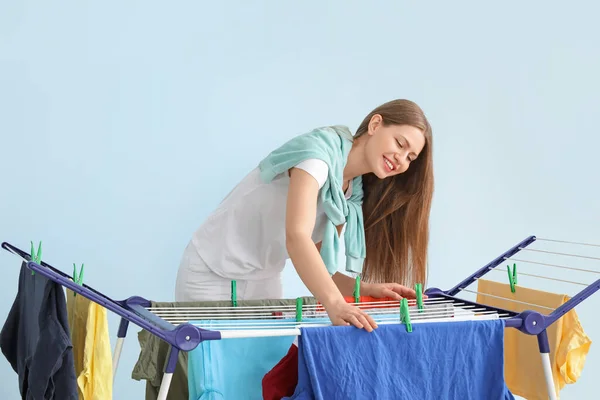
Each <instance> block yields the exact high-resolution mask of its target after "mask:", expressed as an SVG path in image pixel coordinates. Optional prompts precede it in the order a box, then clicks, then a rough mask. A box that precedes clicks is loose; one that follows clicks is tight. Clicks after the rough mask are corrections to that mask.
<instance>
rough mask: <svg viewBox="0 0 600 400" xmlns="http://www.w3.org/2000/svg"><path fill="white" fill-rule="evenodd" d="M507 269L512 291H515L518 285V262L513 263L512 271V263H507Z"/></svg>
mask: <svg viewBox="0 0 600 400" xmlns="http://www.w3.org/2000/svg"><path fill="white" fill-rule="evenodd" d="M506 269H507V271H508V283H509V284H510V291H511V292H513V293H514V292H515V291H516V288H515V286H517V264H513V270H512V272H511V271H510V265H507V266H506Z"/></svg>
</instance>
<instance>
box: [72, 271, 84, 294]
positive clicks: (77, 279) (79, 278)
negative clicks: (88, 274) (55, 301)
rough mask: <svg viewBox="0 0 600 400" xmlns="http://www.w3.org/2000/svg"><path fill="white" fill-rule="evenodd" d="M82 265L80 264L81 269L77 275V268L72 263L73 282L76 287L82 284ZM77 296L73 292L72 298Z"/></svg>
mask: <svg viewBox="0 0 600 400" xmlns="http://www.w3.org/2000/svg"><path fill="white" fill-rule="evenodd" d="M83 265H84V264H81V269H80V270H79V274H78V273H77V266H76V265H75V263H73V282H75V283H76V284H78V285H81V284H83ZM75 296H77V293H76V292H73V297H75Z"/></svg>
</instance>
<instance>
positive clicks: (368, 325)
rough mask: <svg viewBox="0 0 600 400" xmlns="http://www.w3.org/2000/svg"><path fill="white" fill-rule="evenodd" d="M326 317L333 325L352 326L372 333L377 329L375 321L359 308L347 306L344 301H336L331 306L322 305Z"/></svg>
mask: <svg viewBox="0 0 600 400" xmlns="http://www.w3.org/2000/svg"><path fill="white" fill-rule="evenodd" d="M323 306H324V307H325V311H327V315H328V316H329V319H330V320H331V323H332V324H333V325H338V326H339V325H342V326H343V325H350V324H352V325H354V326H355V327H357V328H359V329H362V328H364V329H365V330H366V331H367V332H372V331H373V329H376V328H377V323H376V322H375V320H374V319H373V318H372V317H371V316H370V315H369V314H367V313H366V312H364V311H363V310H361V309H360V308H358V307H356V306H353V305H351V304H348V303H347V302H346V301H337V302H335V303H332V304H323Z"/></svg>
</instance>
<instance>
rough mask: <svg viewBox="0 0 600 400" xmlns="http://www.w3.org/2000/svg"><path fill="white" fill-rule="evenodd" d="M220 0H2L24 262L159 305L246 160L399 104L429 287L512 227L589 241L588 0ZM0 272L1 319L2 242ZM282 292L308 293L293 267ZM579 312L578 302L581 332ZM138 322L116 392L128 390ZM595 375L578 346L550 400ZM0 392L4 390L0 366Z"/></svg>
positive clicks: (5, 221)
mask: <svg viewBox="0 0 600 400" xmlns="http://www.w3.org/2000/svg"><path fill="white" fill-rule="evenodd" d="M218 3H219V4H215V2H211V3H210V4H209V3H208V2H176V3H169V4H166V3H165V2H148V1H129V2H102V4H99V3H96V4H93V5H92V4H83V2H75V1H70V2H60V3H57V2H52V3H44V2H37V3H36V2H25V1H20V2H17V1H12V2H11V1H3V2H1V3H0V135H1V141H0V166H1V167H2V171H1V175H0V176H1V178H2V185H1V186H0V240H4V241H9V242H11V243H13V244H15V245H17V246H20V247H23V248H28V245H29V241H30V240H34V241H38V240H42V241H43V243H44V253H43V254H44V259H46V260H47V261H49V262H50V263H51V264H53V265H55V266H58V267H60V268H63V269H64V270H66V271H70V269H69V266H70V265H72V263H73V262H77V263H82V262H84V263H85V265H86V271H85V281H86V282H87V283H88V284H91V285H93V286H95V287H96V288H98V289H100V290H102V291H104V292H105V293H106V294H108V295H109V296H111V297H114V298H119V299H120V298H124V297H128V296H130V295H141V296H145V297H148V298H150V299H156V300H161V301H166V300H171V299H172V298H173V289H174V283H175V274H176V270H177V266H178V262H179V257H180V254H181V252H182V250H183V248H184V246H185V245H186V242H187V240H188V239H189V237H190V235H191V233H192V232H193V230H194V229H195V228H196V227H197V226H198V224H199V223H200V222H201V221H202V220H203V218H204V217H205V216H206V215H207V213H209V212H210V211H211V210H212V209H213V208H214V207H215V206H216V205H217V203H218V202H219V201H220V199H221V198H222V197H223V196H224V195H225V194H226V193H227V192H228V191H229V190H230V189H231V188H232V186H233V185H234V184H235V183H236V182H237V181H238V180H239V179H240V178H241V177H242V176H243V175H244V174H245V173H246V172H247V171H249V170H250V169H251V168H253V167H254V166H255V165H256V163H257V162H258V161H259V159H260V158H261V157H262V156H264V155H265V154H266V153H267V152H268V151H270V150H271V149H272V148H273V147H274V146H276V145H277V144H280V143H282V142H283V141H284V140H287V139H288V138H290V137H292V136H293V135H296V134H298V133H302V132H305V131H307V130H309V129H311V128H313V127H315V126H321V125H324V124H339V123H341V124H347V125H349V126H350V127H351V128H352V129H355V128H356V127H357V125H358V123H359V122H360V121H361V120H362V118H363V117H364V115H365V114H366V113H367V112H369V111H370V110H371V109H372V108H373V107H375V106H376V105H378V104H380V103H382V102H385V101H388V100H390V99H392V98H398V97H401V98H409V99H412V100H415V101H416V102H418V103H419V104H420V105H421V106H422V107H423V108H424V109H425V111H426V113H427V115H428V116H429V118H430V120H431V123H432V124H433V128H434V135H435V171H436V184H437V185H436V192H435V201H434V206H433V211H432V220H431V227H432V237H431V271H430V282H429V284H430V285H435V286H440V287H443V288H448V287H450V286H451V285H453V284H455V283H457V282H458V281H459V280H460V279H461V278H463V277H465V276H466V275H467V274H469V273H470V272H472V271H473V270H475V269H476V268H477V267H479V266H481V265H483V264H484V263H486V262H488V261H489V260H491V259H493V258H495V257H496V256H497V255H498V254H500V253H501V252H503V251H504V250H505V249H507V248H508V247H510V246H512V245H513V244H515V243H517V242H518V241H520V240H521V239H523V238H524V237H526V236H527V235H530V234H535V235H539V236H540V237H550V238H557V239H568V240H580V241H589V242H595V243H600V230H599V222H600V206H599V205H598V196H599V195H600V189H599V186H598V178H597V177H598V166H597V165H598V154H597V153H598V148H599V146H600V139H599V138H598V123H597V116H596V115H597V112H598V105H599V100H600V95H599V93H600V79H599V78H598V71H600V51H599V50H600V49H599V45H598V38H600V28H597V27H595V26H596V23H597V20H596V18H595V16H596V15H598V11H599V10H598V6H597V5H593V2H591V1H590V2H585V3H584V2H577V3H576V4H573V2H571V3H569V5H566V4H565V3H555V4H554V5H551V4H549V3H548V2H541V1H534V2H512V3H511V2H509V3H506V2H505V3H502V4H491V3H489V4H480V2H470V3H468V2H459V3H456V2H437V3H435V4H434V3H431V2H426V4H422V5H410V6H409V5H408V4H407V3H405V2H399V1H394V2H391V1H390V2H379V3H371V6H367V5H365V3H366V2H356V1H354V2H348V1H343V2H342V1H329V2H316V1H313V2H302V5H300V3H299V2H296V4H295V5H292V2H275V1H271V2H252V4H251V5H250V2H243V1H237V2H232V1H229V2H218ZM392 4H393V5H392ZM563 249H565V248H563ZM567 250H569V251H579V252H580V253H585V254H596V255H598V256H600V249H598V248H596V249H594V248H581V249H579V248H567ZM594 250H598V251H594ZM533 256H534V255H531V257H533ZM554 261H555V262H556V263H563V264H564V263H567V264H568V262H569V261H570V260H568V259H567V260H564V259H554ZM0 263H1V265H2V279H0V319H1V321H4V318H5V316H6V314H7V313H8V310H9V308H10V305H11V303H12V300H13V298H14V295H15V292H16V284H17V277H18V270H19V268H18V267H19V260H18V259H16V258H15V257H14V256H12V255H10V254H9V253H7V252H5V251H2V252H0ZM585 265H587V266H588V267H594V268H596V270H600V266H599V265H598V262H596V264H594V261H590V260H587V262H586V264H585ZM526 268H533V267H527V266H526V265H525V264H522V265H521V266H520V271H525V270H526ZM531 271H534V270H533V269H532V270H531ZM536 271H541V272H542V273H547V274H549V275H552V276H558V277H561V278H563V279H564V278H567V279H569V278H571V279H578V280H581V281H583V282H591V280H592V279H593V278H594V276H593V275H590V274H587V275H581V276H577V278H575V277H574V276H573V275H572V274H568V273H565V272H561V271H557V270H555V269H542V270H536ZM497 277H498V278H499V279H501V280H502V279H504V277H505V274H498V275H497ZM596 277H598V275H596ZM520 283H521V284H523V285H529V284H531V285H532V286H534V287H537V288H541V289H544V290H552V291H559V290H560V291H564V292H566V293H569V294H574V293H576V291H577V290H579V289H580V287H578V286H576V285H572V284H564V283H563V284H560V283H559V282H555V281H543V280H539V279H538V280H535V281H530V280H527V279H525V278H522V280H521V281H520ZM285 291H286V295H288V296H296V295H300V294H306V290H305V289H304V288H303V287H302V285H301V283H300V281H299V280H298V279H297V278H295V277H294V272H293V270H291V269H289V270H288V271H286V287H285ZM599 305H600V295H596V296H595V297H592V298H591V299H590V300H588V301H586V302H584V303H583V304H582V305H581V306H580V307H578V313H579V316H580V318H581V320H582V321H583V325H584V328H585V329H586V332H587V333H588V334H589V335H590V337H591V338H592V339H593V340H594V339H595V340H600V323H599V322H598V319H597V317H596V316H595V315H594V313H593V310H594V308H596V309H597V308H598V306H599ZM109 323H110V324H111V325H110V326H111V330H112V338H111V339H112V341H113V344H114V339H115V335H116V330H117V323H118V320H117V319H116V318H115V317H114V315H111V316H110V320H109ZM134 328H135V327H134ZM137 331H138V329H132V330H130V335H129V337H128V340H127V341H126V344H125V348H124V353H123V357H122V360H121V363H120V370H119V373H118V377H117V379H116V386H115V398H116V399H131V398H136V399H137V398H143V390H144V389H143V384H142V383H140V382H136V381H133V380H132V379H131V378H130V374H131V369H132V367H133V364H134V362H135V360H136V357H137V352H138V349H139V348H138V345H137V339H136V334H135V333H136V332H137ZM598 376H600V352H598V349H597V347H596V345H595V344H594V345H592V349H591V352H590V355H589V358H588V361H587V363H586V367H585V370H584V373H583V376H582V377H581V379H580V381H579V382H578V383H577V384H576V385H574V386H571V387H568V388H566V389H565V390H564V391H563V392H562V398H563V399H578V398H591V397H590V396H592V394H593V393H595V392H596V387H595V379H594V378H596V380H597V378H598ZM0 397H1V398H3V399H16V398H18V392H17V377H16V375H15V374H14V372H12V371H11V370H10V367H9V365H8V364H7V363H6V361H5V359H4V358H1V359H0Z"/></svg>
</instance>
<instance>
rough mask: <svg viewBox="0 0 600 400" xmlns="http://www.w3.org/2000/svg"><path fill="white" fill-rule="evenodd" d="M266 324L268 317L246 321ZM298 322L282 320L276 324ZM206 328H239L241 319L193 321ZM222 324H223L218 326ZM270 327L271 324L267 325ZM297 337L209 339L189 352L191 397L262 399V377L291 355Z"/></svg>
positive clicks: (245, 321)
mask: <svg viewBox="0 0 600 400" xmlns="http://www.w3.org/2000/svg"><path fill="white" fill-rule="evenodd" d="M251 322H256V323H260V324H265V323H267V322H268V321H267V320H257V321H252V320H244V323H245V324H246V323H251ZM281 322H294V320H291V319H278V320H274V323H276V324H280V323H281ZM190 323H193V324H194V325H198V326H199V327H201V328H204V329H214V330H220V331H224V330H227V329H224V328H223V325H225V324H228V325H230V326H231V328H229V329H235V327H236V326H239V324H240V321H239V320H209V321H190ZM217 326H219V327H217ZM267 329H268V327H267ZM296 337H297V336H274V337H273V336H272V337H256V338H240V339H221V340H207V341H205V342H202V343H200V345H198V347H196V348H195V349H194V350H192V351H190V352H189V353H188V387H189V394H190V397H189V399H190V400H229V399H237V400H262V398H263V397H262V379H263V377H264V376H265V374H266V373H267V372H269V371H270V370H271V369H272V368H273V367H274V366H275V365H276V364H277V363H278V362H279V361H281V359H282V358H283V357H284V356H285V355H286V354H287V352H288V350H289V349H290V346H291V345H292V343H293V341H294V339H295V338H296Z"/></svg>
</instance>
